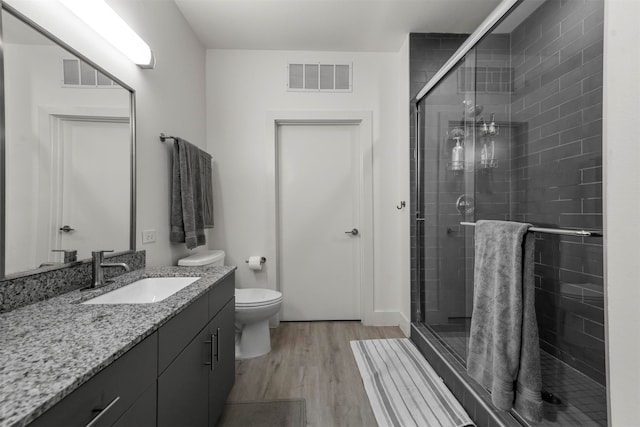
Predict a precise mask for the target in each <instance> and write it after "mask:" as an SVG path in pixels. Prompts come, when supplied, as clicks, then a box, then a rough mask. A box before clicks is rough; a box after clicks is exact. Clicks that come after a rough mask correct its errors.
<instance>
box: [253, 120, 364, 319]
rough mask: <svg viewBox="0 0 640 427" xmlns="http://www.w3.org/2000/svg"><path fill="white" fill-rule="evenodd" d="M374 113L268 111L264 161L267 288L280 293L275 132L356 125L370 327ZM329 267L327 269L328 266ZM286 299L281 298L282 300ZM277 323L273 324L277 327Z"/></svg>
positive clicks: (360, 223) (361, 254) (362, 291)
mask: <svg viewBox="0 0 640 427" xmlns="http://www.w3.org/2000/svg"><path fill="white" fill-rule="evenodd" d="M372 117H373V114H372V112H371V111H269V112H267V123H266V137H265V142H266V146H265V159H266V162H267V164H266V172H267V184H266V185H267V204H268V206H267V219H266V220H267V223H266V229H267V230H269V232H268V235H267V242H266V243H267V247H266V254H265V255H266V258H267V260H268V263H267V266H268V273H267V286H268V288H269V289H274V290H279V283H280V280H279V271H278V270H279V236H280V230H279V228H278V188H279V183H278V176H279V169H278V164H277V158H278V156H277V150H278V129H279V127H280V126H282V125H287V124H292V125H310V126H312V125H322V124H341V125H345V124H346V125H355V126H357V127H358V130H359V136H360V140H359V153H360V156H359V161H360V173H361V176H360V190H359V193H360V197H359V206H360V207H359V215H360V218H359V224H358V228H359V230H360V231H361V233H360V318H361V319H362V323H363V324H365V325H367V324H372V323H373V316H374V305H373V283H374V282H373V255H374V254H373V126H372V123H373V119H372ZM327 268H330V266H327ZM286 297H287V296H286V295H284V298H286ZM277 322H278V321H277V320H276V321H275V323H276V325H273V326H277Z"/></svg>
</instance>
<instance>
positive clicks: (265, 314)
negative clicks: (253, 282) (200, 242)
mask: <svg viewBox="0 0 640 427" xmlns="http://www.w3.org/2000/svg"><path fill="white" fill-rule="evenodd" d="M224 256H225V254H224V251H220V250H213V251H202V252H198V253H195V254H193V255H190V256H188V257H186V258H182V259H181V260H179V261H178V265H179V266H183V267H198V266H203V265H212V266H222V265H224ZM235 297H236V359H251V358H253V357H258V356H262V355H265V354H267V353H269V352H270V351H271V337H270V334H269V319H270V318H271V317H272V316H274V315H275V314H276V313H278V311H280V306H281V305H282V293H280V292H278V291H272V290H271V289H261V288H248V289H236V291H235Z"/></svg>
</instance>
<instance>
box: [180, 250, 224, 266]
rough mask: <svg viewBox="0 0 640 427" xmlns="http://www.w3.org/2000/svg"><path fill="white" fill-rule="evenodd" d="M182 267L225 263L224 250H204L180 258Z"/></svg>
mask: <svg viewBox="0 0 640 427" xmlns="http://www.w3.org/2000/svg"><path fill="white" fill-rule="evenodd" d="M178 265H180V266H182V267H200V266H203V265H210V266H213V267H216V266H223V265H224V251H219V250H214V251H202V252H198V253H195V254H193V255H189V256H188V257H186V258H182V259H180V260H178Z"/></svg>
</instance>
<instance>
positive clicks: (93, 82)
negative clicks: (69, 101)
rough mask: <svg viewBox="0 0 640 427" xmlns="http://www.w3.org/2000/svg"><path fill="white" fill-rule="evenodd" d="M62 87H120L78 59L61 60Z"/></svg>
mask: <svg viewBox="0 0 640 427" xmlns="http://www.w3.org/2000/svg"><path fill="white" fill-rule="evenodd" d="M62 86H63V87H84V88H97V87H115V88H120V85H118V84H117V83H115V82H114V81H113V80H111V79H110V78H109V77H107V76H105V75H104V74H102V73H101V72H100V71H98V70H96V69H95V68H93V67H92V66H91V65H89V64H87V63H86V62H82V61H80V60H79V59H76V58H72V59H63V60H62Z"/></svg>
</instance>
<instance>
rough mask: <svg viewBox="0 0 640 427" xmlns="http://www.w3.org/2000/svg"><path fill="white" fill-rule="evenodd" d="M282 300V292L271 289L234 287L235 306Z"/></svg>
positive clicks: (257, 304)
mask: <svg viewBox="0 0 640 427" xmlns="http://www.w3.org/2000/svg"><path fill="white" fill-rule="evenodd" d="M280 300H282V293H280V292H278V291H274V290H271V289H262V288H247V289H236V306H243V307H248V306H252V307H255V306H260V305H267V304H273V303H275V302H278V301H280Z"/></svg>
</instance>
